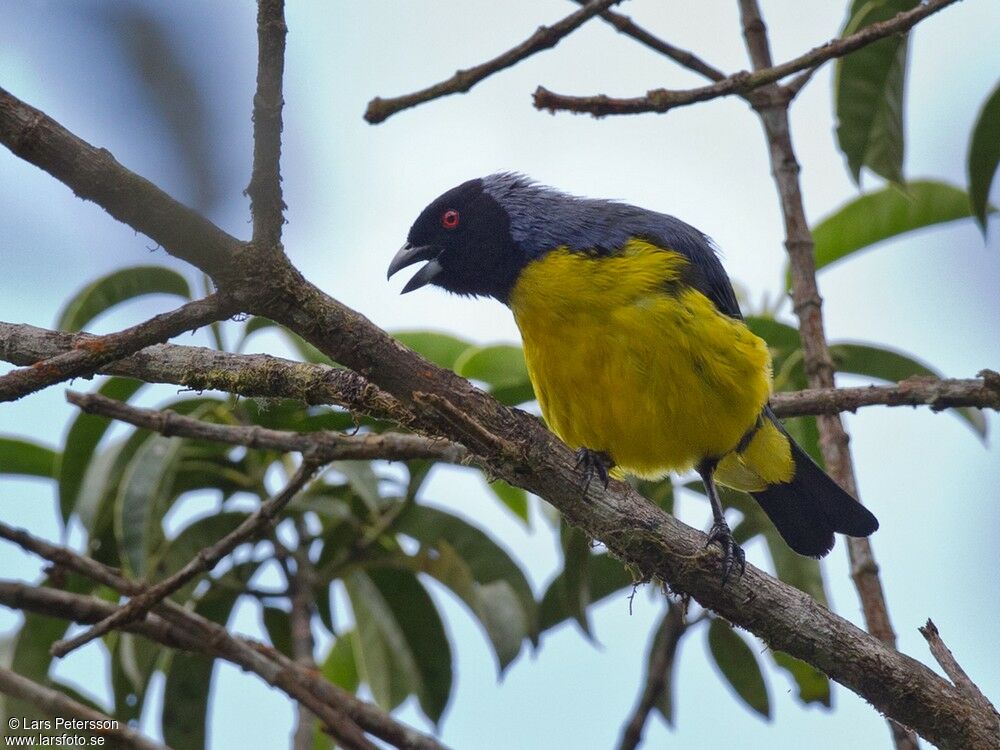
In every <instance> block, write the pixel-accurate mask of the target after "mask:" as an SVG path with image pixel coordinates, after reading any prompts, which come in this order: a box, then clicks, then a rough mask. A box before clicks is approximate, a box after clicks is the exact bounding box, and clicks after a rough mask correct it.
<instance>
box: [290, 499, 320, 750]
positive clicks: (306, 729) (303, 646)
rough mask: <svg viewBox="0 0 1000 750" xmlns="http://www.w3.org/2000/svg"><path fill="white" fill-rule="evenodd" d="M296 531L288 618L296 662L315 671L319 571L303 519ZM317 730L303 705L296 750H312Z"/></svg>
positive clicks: (310, 715) (294, 744)
mask: <svg viewBox="0 0 1000 750" xmlns="http://www.w3.org/2000/svg"><path fill="white" fill-rule="evenodd" d="M295 529H296V535H297V537H298V544H297V545H296V547H295V549H293V550H292V557H293V558H294V560H295V571H294V573H293V574H292V575H291V576H290V577H289V578H288V595H289V599H291V605H292V608H291V612H290V613H289V616H288V619H289V630H290V631H291V637H292V658H293V659H295V663H296V664H298V665H299V666H301V667H302V668H303V669H308V670H314V669H316V659H315V655H314V654H313V651H314V649H315V647H316V644H315V642H314V641H313V634H312V618H313V615H314V614H315V613H316V597H315V594H314V593H313V586H315V584H316V571H315V569H314V568H313V563H312V560H310V559H309V531H308V529H307V528H306V524H305V519H304V518H302V517H301V516H299V517H297V518H296V519H295ZM315 726H316V717H315V716H314V715H313V713H312V712H311V711H310V710H309V709H308V708H306V707H305V706H302V705H300V706H299V713H298V716H297V717H296V723H295V733H294V735H293V737H292V747H293V750H312V747H313V733H314V731H315Z"/></svg>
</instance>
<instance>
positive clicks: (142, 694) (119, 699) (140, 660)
mask: <svg viewBox="0 0 1000 750" xmlns="http://www.w3.org/2000/svg"><path fill="white" fill-rule="evenodd" d="M105 640H106V643H107V644H108V645H109V650H110V652H111V689H112V691H113V693H114V698H115V711H114V715H115V718H116V719H118V721H121V722H128V721H137V720H138V719H139V717H140V716H141V715H142V707H143V702H144V701H145V699H146V690H147V688H148V687H149V680H150V678H151V677H152V676H153V673H154V671H155V670H156V665H157V663H158V662H159V660H160V656H161V653H162V647H161V646H160V645H159V644H158V643H156V642H155V641H150V640H147V639H146V638H140V637H139V636H136V635H133V634H132V633H126V632H123V631H112V632H111V633H110V634H109V635H108V636H107V637H106V639H105Z"/></svg>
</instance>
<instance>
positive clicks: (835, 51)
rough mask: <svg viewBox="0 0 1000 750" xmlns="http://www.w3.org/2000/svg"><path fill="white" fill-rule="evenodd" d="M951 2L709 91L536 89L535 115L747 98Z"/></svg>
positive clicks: (659, 108)
mask: <svg viewBox="0 0 1000 750" xmlns="http://www.w3.org/2000/svg"><path fill="white" fill-rule="evenodd" d="M955 2H958V0H928V2H926V3H920V4H918V5H917V6H916V7H914V8H913V9H912V10H908V11H905V12H903V13H899V14H897V15H896V16H895V17H893V18H890V19H889V20H887V21H882V22H881V23H875V24H872V25H870V26H866V27H864V28H863V29H861V30H860V31H857V32H855V33H854V34H850V35H849V36H845V37H842V38H840V39H832V40H830V41H829V42H827V43H826V44H823V45H820V46H819V47H815V48H814V49H811V50H810V51H809V52H806V53H805V54H803V55H799V56H798V57H796V58H794V59H792V60H789V61H788V62H785V63H782V64H780V65H774V66H772V65H771V61H770V55H768V57H767V61H766V63H765V62H763V61H761V62H762V64H760V65H756V64H755V65H754V70H753V72H750V71H746V70H741V71H739V72H738V73H733V74H732V75H729V76H726V77H725V78H722V79H720V80H717V81H716V82H715V83H713V84H711V85H709V86H699V87H697V88H692V89H683V90H677V91H674V90H670V89H653V90H651V91H647V92H646V95H645V96H637V97H632V98H615V97H609V96H604V95H597V96H566V95H564V94H557V93H554V92H552V91H549V90H548V89H546V88H545V87H543V86H539V87H538V88H537V89H536V90H535V93H534V103H535V107H536V108H537V109H547V110H549V111H550V112H555V111H557V110H564V111H567V112H574V113H577V114H590V115H593V116H594V117H604V116H605V115H634V114H641V113H645V112H661V113H662V112H668V111H670V110H671V109H674V108H675V107H684V106H687V105H689V104H695V103H696V102H704V101H708V100H710V99H717V98H719V97H721V96H732V95H734V94H735V95H745V94H749V93H750V92H752V91H755V90H756V89H759V88H761V87H763V86H767V85H768V84H772V83H777V82H778V81H780V80H781V79H782V78H785V77H786V76H788V75H791V74H792V73H798V72H799V71H805V70H810V69H815V68H817V67H819V66H820V65H822V64H823V63H825V62H827V61H828V60H832V59H834V58H837V57H843V56H844V55H847V54H850V53H851V52H854V51H855V50H858V49H861V48H862V47H865V46H867V45H869V44H871V43H872V42H875V41H878V40H879V39H883V38H885V37H887V36H892V35H894V34H902V33H905V32H907V31H909V30H910V29H911V28H913V26H915V25H916V24H917V23H919V22H920V21H922V20H923V19H925V18H927V16H929V15H931V14H933V13H936V12H938V11H939V10H941V9H943V8H945V7H947V6H949V5H951V4H952V3H955ZM804 83H805V80H802V81H799V82H797V84H796V89H795V92H797V91H798V89H799V88H801V86H802V84H804ZM795 92H793V93H795ZM778 93H782V92H778ZM784 95H785V96H786V97H787V96H789V92H785V93H784Z"/></svg>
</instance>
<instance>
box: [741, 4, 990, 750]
mask: <svg viewBox="0 0 1000 750" xmlns="http://www.w3.org/2000/svg"><path fill="white" fill-rule="evenodd" d="M947 4H948V3H947V2H946V0H939V2H937V3H935V2H934V0H931V2H928V3H927V5H921V6H917V8H915V9H914V11H917V10H921V9H924V10H927V12H928V13H930V12H933V10H938V9H940V8H942V7H944V6H945V5H947ZM739 5H740V17H741V21H742V26H743V30H744V36H745V38H746V44H747V50H748V52H749V53H750V58H751V60H752V62H753V65H754V68H756V69H757V70H762V69H767V68H768V66H769V65H770V64H771V52H770V49H769V43H768V38H767V29H766V27H765V25H764V21H763V19H762V18H761V14H760V8H759V7H758V5H757V0H739ZM932 6H936V7H933V10H932ZM914 11H910V13H913V12H914ZM907 15H908V14H905V13H904V14H900V15H897V16H896V18H895V19H892V20H890V21H888V22H886V24H892V23H893V22H898V21H899V19H900V18H903V17H906V16H907ZM918 20H919V19H918ZM915 22H916V21H914V23H915ZM886 24H875V25H873V26H869V27H867V28H866V29H863V30H862V31H861V32H858V33H859V34H862V33H864V32H865V31H869V30H870V29H872V28H875V26H881V27H882V28H883V29H884V28H885V27H886ZM907 28H908V27H907ZM854 36H857V35H854ZM848 38H850V37H848ZM789 103H790V99H789V98H787V97H786V98H784V99H783V100H779V101H775V102H771V103H769V104H767V105H765V106H760V105H755V110H756V111H757V113H758V115H759V117H760V121H761V125H762V126H763V128H764V133H765V135H766V136H767V144H768V150H769V155H770V160H771V174H772V175H773V177H774V182H775V187H776V188H777V191H778V198H779V202H780V205H781V212H782V216H783V217H784V221H785V247H786V249H787V251H788V256H789V263H790V265H791V276H792V300H793V302H794V310H795V314H796V315H797V316H798V318H799V335H800V337H801V338H802V348H803V354H804V357H805V370H806V375H807V377H808V380H809V385H810V386H811V387H813V388H832V387H833V385H834V366H833V360H832V359H831V357H830V350H829V347H828V346H827V340H826V330H825V327H824V324H823V310H822V299H821V297H820V296H819V289H818V287H817V284H816V261H815V258H814V255H813V251H814V244H813V238H812V233H811V232H810V231H809V224H808V222H807V220H806V215H805V208H804V205H803V198H802V188H801V185H800V183H799V164H798V160H797V158H796V155H795V148H794V146H793V145H792V138H791V132H790V125H789V116H788V109H789ZM817 423H818V426H819V438H820V440H819V441H820V450H821V452H822V454H823V459H824V462H825V463H826V468H827V471H829V473H830V476H832V477H833V479H834V480H835V481H836V482H837V483H838V484H839V485H840V486H841V487H843V488H844V489H845V490H847V491H848V492H849V493H850V494H851V495H853V496H854V497H856V498H858V499H859V500H860V493H859V492H858V486H857V480H856V478H855V475H854V463H853V460H852V458H851V451H850V446H849V438H848V435H847V431H846V430H845V429H844V424H843V421H842V420H841V418H840V415H839V414H834V415H826V416H820V417H819V419H818V420H817ZM847 549H848V555H849V557H850V561H851V575H852V578H853V579H854V585H855V587H856V588H857V590H858V595H859V597H860V599H861V606H862V609H863V611H864V616H865V623H866V625H867V627H868V630H869V632H871V634H872V635H874V636H875V637H876V638H878V639H879V640H880V641H881V642H882V643H884V644H886V646H887V647H889V648H890V649H893V650H895V648H896V634H895V632H894V631H893V629H892V623H891V621H890V619H889V609H888V605H887V604H886V600H885V593H884V591H883V590H882V582H881V580H880V579H879V575H878V565H877V563H876V562H875V555H874V552H873V551H872V546H871V542H870V541H869V540H868V539H867V538H854V537H850V538H848V540H847ZM981 713H983V712H981ZM909 727H914V728H918V725H917V724H915V723H914V722H912V721H907V720H905V719H901V718H900V717H899V716H897V715H892V714H889V729H890V732H891V733H892V737H893V741H894V743H895V745H896V748H897V750H915V749H916V748H917V747H918V744H917V738H916V735H915V733H914V732H913V731H912V730H911V729H909ZM924 736H925V737H927V735H926V734H925V735H924Z"/></svg>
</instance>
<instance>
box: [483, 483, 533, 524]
mask: <svg viewBox="0 0 1000 750" xmlns="http://www.w3.org/2000/svg"><path fill="white" fill-rule="evenodd" d="M487 484H488V486H489V488H490V489H491V490H492V491H493V494H494V495H496V496H497V498H499V500H500V502H501V503H503V504H504V505H505V506H507V509H508V510H509V511H510V512H511V513H513V514H514V515H515V516H517V517H518V518H520V519H521V520H522V521H524V524H525V526H528V525H529V523H528V493H527V492H525V491H524V490H522V489H521V488H520V487H515V486H513V485H511V484H507V483H506V482H505V481H503V480H502V479H494V480H493V481H492V482H487Z"/></svg>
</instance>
